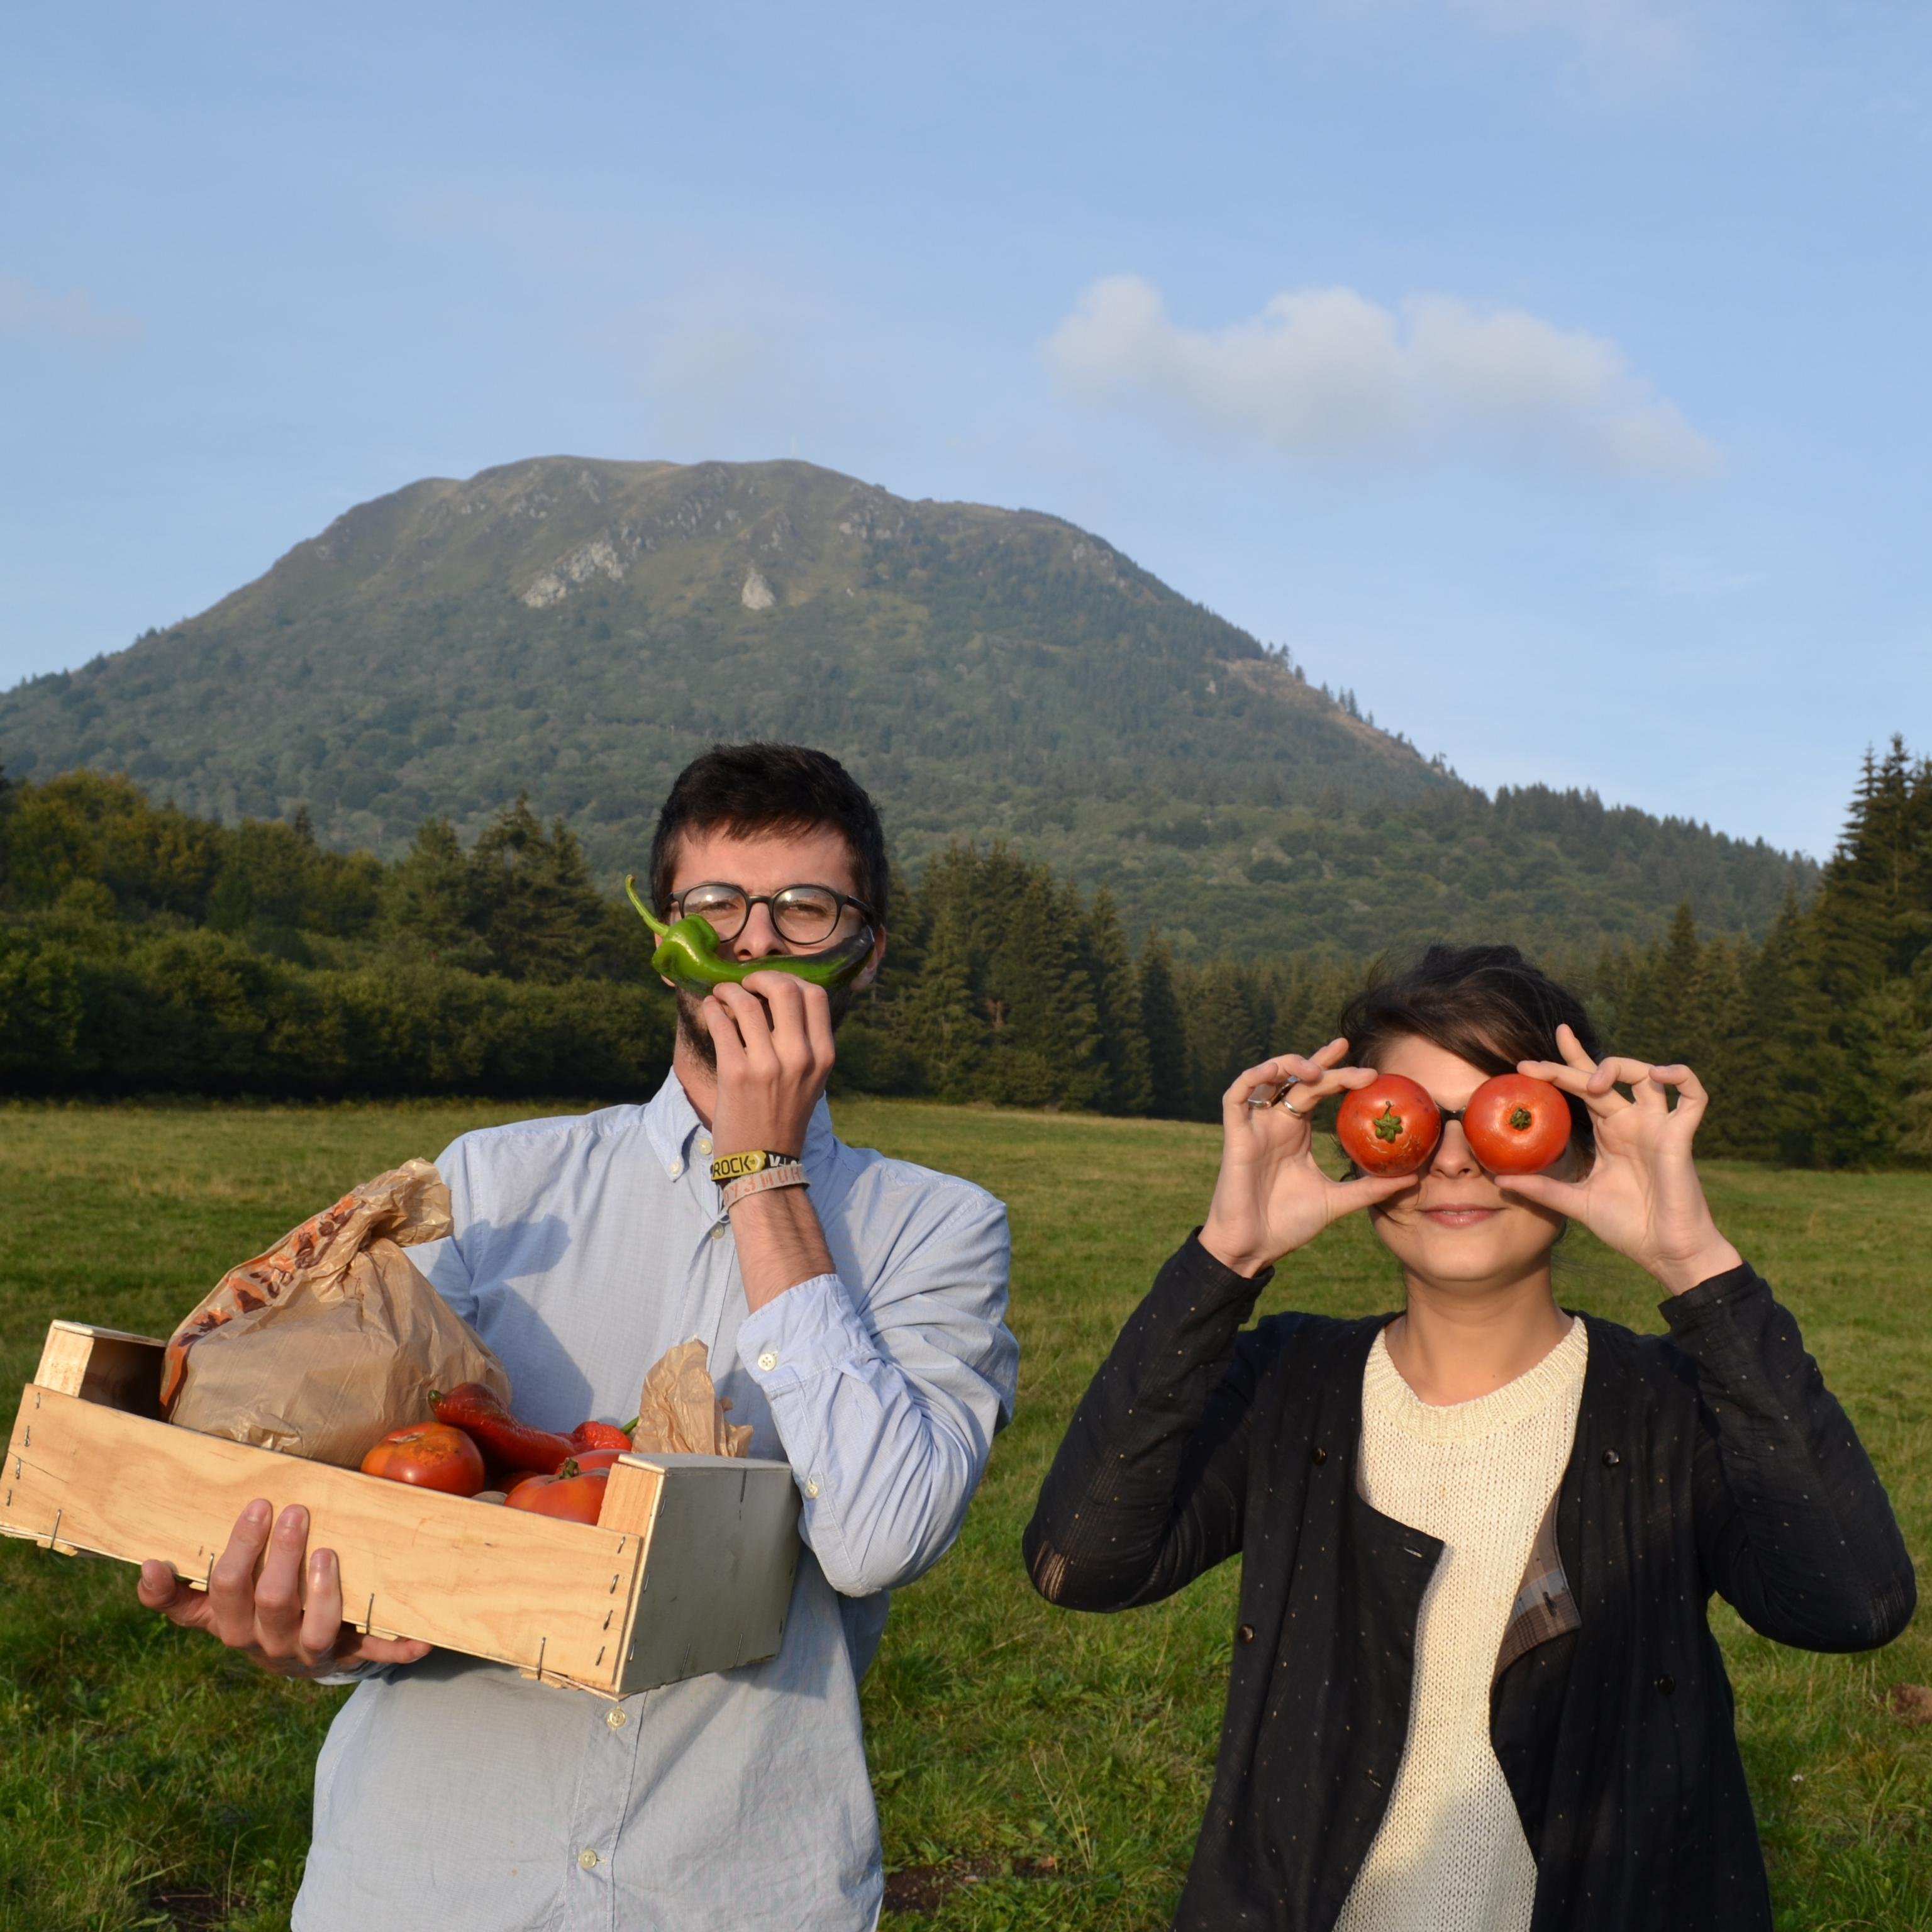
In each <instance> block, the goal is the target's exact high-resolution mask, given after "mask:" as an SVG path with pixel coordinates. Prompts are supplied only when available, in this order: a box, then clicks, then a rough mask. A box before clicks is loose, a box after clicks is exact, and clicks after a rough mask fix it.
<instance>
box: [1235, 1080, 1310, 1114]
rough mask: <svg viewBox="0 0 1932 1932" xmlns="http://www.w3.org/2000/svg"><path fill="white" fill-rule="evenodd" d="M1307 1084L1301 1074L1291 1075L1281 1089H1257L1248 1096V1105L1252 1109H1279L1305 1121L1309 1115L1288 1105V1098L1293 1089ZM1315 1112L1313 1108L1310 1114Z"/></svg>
mask: <svg viewBox="0 0 1932 1932" xmlns="http://www.w3.org/2000/svg"><path fill="white" fill-rule="evenodd" d="M1307 1084H1308V1083H1307V1082H1306V1081H1305V1080H1304V1079H1302V1077H1301V1075H1300V1074H1298V1073H1291V1074H1290V1075H1289V1076H1288V1078H1287V1079H1286V1080H1284V1081H1283V1082H1282V1083H1281V1085H1280V1086H1279V1087H1274V1088H1268V1087H1257V1088H1256V1089H1255V1091H1253V1093H1252V1094H1250V1095H1249V1096H1248V1105H1249V1106H1251V1107H1279V1108H1280V1109H1281V1110H1282V1111H1283V1112H1284V1113H1288V1114H1292V1115H1294V1116H1295V1118H1296V1119H1297V1120H1298V1121H1305V1120H1307V1118H1308V1114H1304V1112H1302V1111H1301V1109H1300V1108H1299V1107H1291V1106H1289V1104H1288V1097H1289V1092H1290V1091H1291V1090H1292V1088H1297V1087H1305V1086H1306V1085H1307ZM1314 1111H1315V1109H1313V1107H1311V1108H1310V1109H1309V1110H1308V1113H1309V1114H1312V1113H1313V1112H1314Z"/></svg>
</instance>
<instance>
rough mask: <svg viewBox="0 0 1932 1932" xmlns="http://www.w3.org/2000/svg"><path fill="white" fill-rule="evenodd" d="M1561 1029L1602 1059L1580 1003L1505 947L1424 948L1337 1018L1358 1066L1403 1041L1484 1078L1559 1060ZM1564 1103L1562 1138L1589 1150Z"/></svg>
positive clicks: (1586, 1127) (1586, 1119) (1581, 1119)
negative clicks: (1420, 1043)
mask: <svg viewBox="0 0 1932 1932" xmlns="http://www.w3.org/2000/svg"><path fill="white" fill-rule="evenodd" d="M1563 1025H1568V1027H1569V1028H1571V1031H1574V1033H1575V1034H1576V1036H1577V1041H1578V1043H1579V1044H1580V1046H1582V1047H1583V1050H1584V1052H1586V1053H1587V1054H1589V1056H1590V1058H1592V1060H1601V1058H1603V1053H1602V1049H1601V1048H1600V1047H1599V1046H1598V1043H1597V1031H1596V1028H1595V1027H1593V1026H1592V1025H1591V1024H1590V1016H1589V1014H1588V1013H1586V1011H1585V1010H1584V1009H1583V1001H1581V1000H1580V999H1578V998H1577V996H1576V995H1575V994H1574V993H1573V992H1571V991H1570V989H1568V987H1567V986H1562V985H1560V984H1559V983H1558V982H1557V981H1556V980H1553V979H1552V978H1551V977H1550V975H1549V974H1547V973H1545V972H1544V971H1543V970H1542V969H1541V968H1540V967H1536V966H1532V965H1531V964H1530V963H1529V961H1528V960H1527V959H1525V958H1524V957H1523V955H1522V954H1521V953H1519V952H1518V951H1517V949H1516V948H1515V947H1514V946H1444V945H1441V944H1438V945H1435V946H1432V947H1430V949H1429V950H1428V951H1427V952H1426V953H1424V954H1423V956H1422V957H1421V959H1418V961H1417V962H1415V965H1412V966H1411V967H1409V968H1408V969H1407V970H1406V971H1403V972H1400V973H1397V974H1395V975H1394V977H1391V978H1389V979H1387V980H1382V982H1381V983H1379V985H1376V986H1370V987H1369V988H1368V989H1367V990H1366V991H1364V992H1360V993H1358V994H1357V995H1355V998H1353V999H1352V1000H1351V1001H1349V1005H1348V1010H1346V1012H1345V1013H1343V1016H1342V1031H1343V1034H1346V1036H1347V1037H1348V1041H1349V1058H1350V1059H1351V1060H1352V1061H1355V1063H1356V1064H1358V1065H1360V1066H1371V1067H1372V1066H1373V1065H1374V1064H1375V1062H1376V1055H1377V1054H1378V1052H1379V1051H1380V1050H1381V1049H1382V1048H1383V1047H1384V1046H1387V1045H1388V1043H1389V1042H1390V1041H1391V1040H1395V1039H1398V1038H1400V1037H1405V1036H1406V1037H1409V1038H1412V1039H1416V1040H1428V1041H1430V1042H1431V1043H1433V1045H1435V1046H1439V1047H1441V1048H1442V1049H1443V1050H1444V1052H1447V1053H1453V1054H1454V1055H1455V1056H1456V1057H1457V1059H1458V1060H1466V1061H1468V1062H1469V1064H1470V1065H1471V1066H1472V1067H1481V1069H1482V1070H1483V1071H1484V1073H1514V1072H1515V1071H1516V1064H1517V1061H1520V1060H1561V1059H1562V1058H1563V1056H1562V1054H1561V1053H1560V1052H1559V1051H1558V1050H1557V1046H1556V1029H1557V1028H1559V1026H1563ZM1565 1099H1567V1100H1568V1101H1569V1103H1570V1122H1571V1137H1572V1138H1573V1139H1574V1140H1575V1141H1576V1142H1577V1143H1578V1145H1580V1146H1582V1147H1583V1148H1586V1149H1589V1148H1594V1147H1595V1145H1596V1136H1595V1131H1594V1130H1593V1129H1592V1124H1591V1121H1590V1110H1589V1109H1588V1108H1587V1107H1586V1106H1584V1105H1583V1102H1582V1101H1580V1100H1578V1099H1577V1098H1576V1097H1575V1096H1574V1094H1569V1095H1565Z"/></svg>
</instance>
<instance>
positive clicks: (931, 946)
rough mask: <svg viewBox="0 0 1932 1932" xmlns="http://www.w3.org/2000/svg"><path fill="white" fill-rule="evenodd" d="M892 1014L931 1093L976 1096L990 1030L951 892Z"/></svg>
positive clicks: (940, 907) (941, 903)
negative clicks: (977, 1002) (978, 1008)
mask: <svg viewBox="0 0 1932 1932" xmlns="http://www.w3.org/2000/svg"><path fill="white" fill-rule="evenodd" d="M894 1019H895V1028H896V1030H897V1031H898V1037H900V1039H901V1040H903V1041H904V1043H905V1046H906V1047H907V1050H908V1051H909V1052H910V1053H912V1054H913V1055H914V1057H915V1058H916V1059H917V1061H919V1066H920V1068H921V1070H922V1075H923V1078H924V1080H925V1083H926V1090H927V1091H928V1092H929V1093H932V1094H936V1095H937V1096H938V1097H939V1098H940V1099H941V1100H970V1099H971V1098H972V1097H974V1095H975V1094H976V1093H977V1082H978V1079H979V1076H980V1069H981V1065H982V1063H983V1061H984V1058H985V1055H986V1026H985V1024H984V1022H983V1021H982V1019H980V1016H979V1015H978V1013H976V1012H975V1011H974V1002H973V989H972V984H971V978H970V976H969V974H968V971H967V958H966V944H965V931H964V922H963V920H962V918H961V916H960V912H959V906H958V904H957V903H956V901H955V900H954V899H953V898H952V897H951V896H950V895H946V896H944V897H942V898H940V900H939V902H938V910H937V912H936V914H935V917H934V919H933V923H932V927H931V929H930V930H929V932H928V934H927V935H926V948H925V959H924V960H923V962H922V971H921V972H920V974H919V977H918V978H917V979H916V980H915V981H913V983H912V985H911V986H910V987H909V988H907V989H904V990H903V991H902V992H901V994H900V995H899V997H898V1001H897V1004H896V1006H895V1010H894Z"/></svg>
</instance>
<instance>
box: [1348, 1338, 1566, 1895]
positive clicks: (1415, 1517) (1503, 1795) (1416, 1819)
mask: <svg viewBox="0 0 1932 1932" xmlns="http://www.w3.org/2000/svg"><path fill="white" fill-rule="evenodd" d="M1588 1355H1589V1337H1588V1335H1587V1334H1586V1331H1585V1329H1584V1326H1583V1323H1582V1322H1575V1321H1573V1322H1571V1325H1570V1332H1569V1334H1568V1335H1566V1336H1565V1337H1564V1338H1563V1340H1562V1341H1561V1342H1559V1343H1558V1344H1557V1346H1556V1347H1555V1348H1554V1349H1552V1350H1551V1351H1550V1353H1549V1354H1548V1355H1546V1356H1545V1357H1544V1358H1543V1360H1542V1361H1541V1362H1539V1363H1538V1364H1537V1365H1536V1367H1535V1368H1533V1369H1532V1370H1530V1371H1529V1373H1528V1374H1527V1375H1523V1376H1518V1377H1517V1379H1516V1380H1515V1381H1514V1382H1509V1383H1507V1384H1505V1385H1504V1386H1503V1387H1502V1388H1499V1389H1498V1390H1496V1391H1495V1392H1494V1393H1493V1394H1490V1395H1486V1396H1481V1397H1478V1398H1477V1400H1475V1401H1474V1402H1460V1403H1453V1404H1451V1405H1450V1406H1448V1407H1446V1408H1432V1407H1431V1406H1430V1405H1429V1404H1428V1403H1425V1402H1424V1401H1423V1400H1421V1398H1420V1397H1418V1395H1417V1394H1415V1391H1414V1390H1412V1388H1410V1387H1409V1385H1408V1384H1407V1383H1406V1382H1404V1381H1403V1379H1402V1377H1401V1376H1400V1374H1399V1373H1397V1370H1396V1367H1395V1364H1394V1363H1393V1362H1392V1361H1390V1359H1389V1352H1388V1348H1387V1346H1386V1345H1385V1343H1384V1341H1383V1340H1382V1337H1381V1336H1379V1335H1378V1336H1377V1337H1376V1342H1375V1346H1374V1348H1373V1350H1371V1352H1370V1355H1369V1361H1368V1367H1367V1370H1365V1371H1364V1374H1363V1377H1362V1460H1361V1488H1362V1493H1363V1495H1364V1497H1365V1498H1366V1499H1367V1501H1368V1502H1369V1503H1370V1505H1373V1507H1374V1508H1376V1509H1378V1510H1379V1511H1382V1514H1384V1515H1385V1516H1390V1517H1394V1518H1395V1519H1396V1520H1397V1521H1398V1522H1400V1523H1407V1524H1408V1525H1409V1526H1410V1527H1411V1528H1412V1529H1420V1530H1424V1531H1426V1532H1427V1533H1428V1534H1429V1535H1431V1536H1434V1537H1438V1538H1441V1540H1442V1543H1443V1544H1444V1545H1445V1548H1444V1550H1443V1553H1442V1559H1441V1561H1440V1562H1439V1563H1438V1564H1437V1565H1436V1574H1435V1575H1434V1576H1433V1577H1432V1578H1431V1579H1430V1584H1429V1588H1428V1589H1427V1592H1425V1593H1424V1596H1423V1599H1422V1611H1421V1618H1420V1619H1419V1621H1418V1626H1417V1630H1416V1638H1415V1688H1414V1693H1413V1696H1412V1701H1411V1703H1410V1706H1409V1739H1408V1742H1407V1743H1406V1745H1405V1746H1404V1747H1403V1755H1402V1763H1401V1766H1400V1769H1398V1771H1397V1773H1396V1781H1395V1789H1394V1790H1393V1791H1392V1792H1391V1793H1390V1794H1389V1805H1388V1811H1387V1812H1386V1813H1385V1814H1384V1816H1383V1818H1382V1826H1381V1829H1379V1831H1378V1832H1376V1838H1375V1842H1374V1843H1373V1845H1371V1846H1370V1848H1369V1855H1368V1857H1367V1859H1366V1860H1365V1861H1364V1864H1363V1866H1362V1869H1361V1871H1360V1872H1359V1873H1357V1874H1356V1877H1355V1884H1354V1885H1353V1886H1352V1888H1350V1890H1349V1897H1348V1901H1347V1903H1346V1904H1345V1905H1344V1906H1343V1908H1342V1915H1341V1917H1340V1918H1339V1919H1337V1921H1336V1932H1528V1927H1529V1920H1530V1909H1531V1906H1532V1904H1533V1903H1534V1901H1535V1896H1536V1862H1535V1859H1533V1858H1532V1857H1531V1856H1530V1851H1529V1843H1528V1841H1526V1839H1525V1838H1524V1837H1523V1826H1522V1823H1521V1822H1520V1820H1518V1818H1517V1811H1516V1804H1515V1801H1514V1799H1512V1798H1511V1796H1510V1790H1509V1786H1508V1784H1507V1783H1506V1782H1505V1780H1504V1778H1503V1773H1502V1766H1500V1765H1499V1764H1498V1763H1497V1762H1496V1753H1495V1752H1494V1751H1493V1750H1492V1749H1491V1748H1490V1679H1491V1678H1492V1677H1493V1676H1494V1674H1495V1671H1496V1652H1497V1650H1498V1649H1499V1647H1500V1646H1501V1645H1502V1640H1503V1631H1504V1630H1505V1628H1506V1627H1507V1625H1508V1622H1509V1616H1510V1609H1511V1605H1512V1604H1513V1603H1514V1601H1515V1598H1516V1593H1517V1586H1519V1585H1520V1583H1522V1581H1523V1570H1524V1568H1525V1566H1526V1565H1527V1564H1528V1563H1529V1553H1530V1548H1531V1546H1532V1544H1534V1543H1535V1541H1536V1532H1537V1526H1538V1524H1540V1523H1541V1522H1542V1520H1543V1514H1544V1511H1545V1510H1546V1509H1547V1508H1548V1507H1549V1505H1550V1497H1551V1496H1553V1495H1554V1494H1555V1493H1556V1485H1557V1484H1558V1483H1559V1481H1561V1480H1562V1475H1563V1470H1564V1467H1565V1464H1566V1463H1568V1461H1569V1460H1570V1446H1571V1439H1572V1438H1573V1437H1574V1436H1575V1434H1576V1431H1577V1406H1578V1405H1579V1403H1580V1401H1581V1400H1582V1398H1583V1369H1584V1365H1585V1363H1586V1360H1587V1358H1588Z"/></svg>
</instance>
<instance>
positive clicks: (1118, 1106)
mask: <svg viewBox="0 0 1932 1932" xmlns="http://www.w3.org/2000/svg"><path fill="white" fill-rule="evenodd" d="M1085 937H1086V944H1085V949H1084V950H1085V954H1086V958H1087V965H1088V977H1089V978H1090V979H1091V981H1092V983H1093V987H1094V1005H1095V1007H1096V1009H1097V1011H1098V1013H1099V1016H1100V1051H1101V1054H1102V1057H1103V1058H1104V1060H1105V1061H1106V1068H1107V1079H1106V1088H1105V1089H1104V1091H1103V1094H1102V1095H1101V1100H1100V1105H1101V1106H1102V1107H1103V1109H1104V1110H1105V1111H1106V1112H1108V1113H1110V1114H1145V1113H1146V1112H1148V1109H1149V1108H1150V1107H1151V1106H1152V1104H1153V1100H1154V1082H1153V1076H1152V1073H1151V1070H1150V1067H1149V1063H1148V1040H1147V1034H1146V1031H1145V1028H1144V1027H1143V1025H1142V1019H1141V1002H1140V989H1139V986H1138V984H1137V983H1136V979H1135V976H1134V965H1133V958H1132V956H1130V953H1128V951H1127V935H1126V934H1125V933H1124V932H1122V931H1121V920H1120V915H1119V913H1118V912H1117V911H1116V910H1115V907H1114V898H1113V895H1112V893H1111V892H1109V891H1108V890H1107V889H1106V886H1102V887H1101V888H1100V890H1099V891H1098V892H1096V893H1095V894H1094V906H1093V910H1091V912H1090V913H1088V915H1087V919H1086V935H1085Z"/></svg>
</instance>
